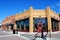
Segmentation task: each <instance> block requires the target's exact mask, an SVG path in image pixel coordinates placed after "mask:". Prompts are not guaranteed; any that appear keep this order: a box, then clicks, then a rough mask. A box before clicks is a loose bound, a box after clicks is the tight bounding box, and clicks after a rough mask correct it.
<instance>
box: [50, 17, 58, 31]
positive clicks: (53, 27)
mask: <svg viewBox="0 0 60 40" xmlns="http://www.w3.org/2000/svg"><path fill="white" fill-rule="evenodd" d="M51 20H52V31H58V30H59V29H58V27H59V26H58V21H57V20H55V19H53V18H52V19H51Z"/></svg>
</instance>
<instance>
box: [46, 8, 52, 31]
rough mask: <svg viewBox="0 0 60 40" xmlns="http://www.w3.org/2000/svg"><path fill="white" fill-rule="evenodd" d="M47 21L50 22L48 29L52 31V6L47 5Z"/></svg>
mask: <svg viewBox="0 0 60 40" xmlns="http://www.w3.org/2000/svg"><path fill="white" fill-rule="evenodd" d="M46 11H47V22H48V30H50V32H51V31H52V24H51V17H50V8H49V7H47V10H46Z"/></svg>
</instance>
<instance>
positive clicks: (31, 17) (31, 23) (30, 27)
mask: <svg viewBox="0 0 60 40" xmlns="http://www.w3.org/2000/svg"><path fill="white" fill-rule="evenodd" d="M29 13H30V17H29V32H33V8H32V7H30V10H29Z"/></svg>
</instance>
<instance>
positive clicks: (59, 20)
mask: <svg viewBox="0 0 60 40" xmlns="http://www.w3.org/2000/svg"><path fill="white" fill-rule="evenodd" d="M58 25H59V31H60V16H59V23H58Z"/></svg>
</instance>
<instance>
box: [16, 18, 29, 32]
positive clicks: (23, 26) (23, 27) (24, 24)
mask: <svg viewBox="0 0 60 40" xmlns="http://www.w3.org/2000/svg"><path fill="white" fill-rule="evenodd" d="M16 24H17V29H18V30H20V31H29V18H26V19H23V20H18V21H16Z"/></svg>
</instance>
